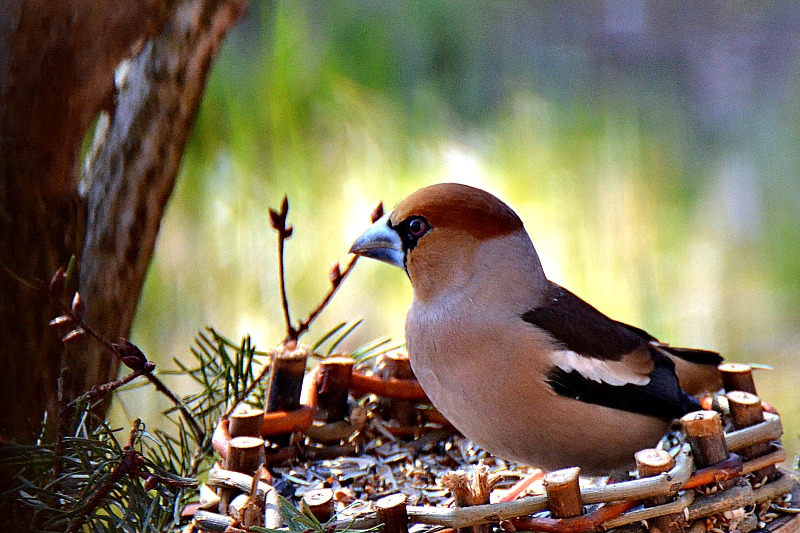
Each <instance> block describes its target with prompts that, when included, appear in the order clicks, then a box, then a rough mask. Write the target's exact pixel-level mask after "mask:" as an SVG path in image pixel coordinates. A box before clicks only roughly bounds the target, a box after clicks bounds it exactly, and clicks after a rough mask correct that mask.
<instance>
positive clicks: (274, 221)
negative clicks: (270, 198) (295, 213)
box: [269, 207, 284, 231]
mask: <svg viewBox="0 0 800 533" xmlns="http://www.w3.org/2000/svg"><path fill="white" fill-rule="evenodd" d="M269 221H270V224H271V225H272V229H274V230H276V231H281V230H283V223H284V220H283V219H282V218H281V215H280V213H278V212H277V211H275V210H274V209H272V208H271V207H270V209H269Z"/></svg>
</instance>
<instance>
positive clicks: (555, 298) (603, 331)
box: [522, 283, 713, 419]
mask: <svg viewBox="0 0 800 533" xmlns="http://www.w3.org/2000/svg"><path fill="white" fill-rule="evenodd" d="M522 320H524V321H525V322H528V323H530V324H533V325H534V326H536V327H538V328H541V329H543V330H545V331H547V332H548V333H549V334H550V335H552V337H553V338H554V339H555V340H556V341H557V342H558V343H559V344H562V345H564V346H565V347H566V348H567V349H569V350H572V351H573V352H575V353H578V354H580V355H582V356H585V357H592V358H596V359H608V360H614V361H618V360H620V359H621V358H622V357H623V356H625V355H626V354H629V353H631V352H632V351H634V350H636V349H637V348H642V347H646V348H647V350H648V351H649V353H650V356H651V357H652V359H653V364H654V367H653V371H652V372H650V374H649V375H648V377H649V378H650V381H649V382H648V383H647V385H634V384H627V385H609V384H607V383H599V382H597V381H593V380H591V379H588V378H585V377H584V376H582V375H581V374H580V373H578V372H577V371H571V372H567V371H565V370H562V369H561V368H558V367H557V366H553V368H552V369H551V370H550V371H549V373H548V375H547V383H548V384H549V385H550V386H551V387H552V388H553V390H554V391H555V392H556V393H558V394H560V395H562V396H566V397H568V398H574V399H576V400H580V401H583V402H587V403H593V404H596V405H603V406H605V407H611V408H614V409H621V410H624V411H630V412H634V413H641V414H644V415H649V416H655V417H658V418H663V419H672V418H678V417H680V416H683V415H684V414H686V413H688V412H691V411H695V410H697V409H699V408H700V406H699V404H698V403H697V402H696V401H695V400H694V399H693V398H691V397H690V396H689V395H688V394H686V393H685V392H684V391H683V390H682V389H681V387H680V384H679V383H678V378H677V376H676V375H675V365H674V364H673V363H672V361H671V360H670V359H669V358H667V357H666V356H664V355H662V354H661V353H659V352H658V351H657V350H655V349H654V348H653V347H652V346H651V345H650V343H651V342H656V343H657V342H658V341H657V340H656V339H655V338H654V337H652V336H651V335H649V334H648V333H647V332H646V331H644V330H641V329H639V328H636V327H633V326H628V325H627V324H623V323H622V322H617V321H616V320H612V319H611V318H609V317H607V316H606V315H604V314H603V313H601V312H600V311H598V310H597V309H595V308H594V307H592V306H591V305H589V304H588V303H586V302H584V301H583V300H581V299H580V298H578V297H577V296H575V295H574V294H573V293H571V292H570V291H568V290H567V289H564V288H563V287H560V286H559V285H556V284H555V283H551V285H550V288H549V290H548V291H547V293H546V295H545V301H544V303H543V304H542V305H540V306H539V307H537V308H536V309H532V310H530V311H528V312H526V313H525V314H523V315H522ZM711 353H713V352H711Z"/></svg>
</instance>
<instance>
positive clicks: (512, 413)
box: [406, 302, 667, 475]
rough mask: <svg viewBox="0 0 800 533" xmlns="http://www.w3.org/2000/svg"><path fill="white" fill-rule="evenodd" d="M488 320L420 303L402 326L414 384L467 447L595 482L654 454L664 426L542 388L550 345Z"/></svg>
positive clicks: (523, 327) (507, 323)
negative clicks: (579, 473) (579, 471)
mask: <svg viewBox="0 0 800 533" xmlns="http://www.w3.org/2000/svg"><path fill="white" fill-rule="evenodd" d="M462 304H463V305H464V306H467V307H468V306H469V305H470V304H469V302H462ZM448 307H449V306H448ZM485 311H487V310H477V309H463V308H459V307H458V306H456V307H449V309H447V308H443V307H441V306H439V307H437V308H436V311H435V312H434V311H432V310H430V309H426V308H425V307H424V306H420V305H418V302H415V304H414V305H413V306H412V309H411V310H410V311H409V315H408V319H407V322H406V337H407V338H406V342H407V345H408V351H409V357H410V359H411V365H412V367H413V369H414V373H415V374H416V376H417V379H419V381H420V384H421V385H422V387H423V388H424V389H425V392H426V393H427V394H428V396H429V397H430V399H431V401H432V402H433V404H434V406H436V408H437V409H438V410H439V411H441V413H442V414H443V415H444V416H445V417H447V419H448V420H450V421H451V422H452V423H453V425H454V426H456V428H458V429H459V431H461V432H462V433H463V434H464V435H465V436H466V437H468V438H470V439H471V440H473V441H475V442H476V443H477V444H479V445H481V446H482V447H484V448H485V449H487V450H488V451H490V452H492V453H494V454H496V455H498V456H500V457H504V458H507V459H513V460H517V461H520V462H523V463H526V464H530V465H533V466H537V467H540V468H543V469H545V470H553V469H556V468H561V467H565V466H574V465H579V466H581V467H582V468H583V470H584V472H585V473H587V474H595V475H598V474H602V473H606V472H608V470H610V469H618V468H622V467H628V466H630V465H631V464H632V463H633V453H635V452H636V451H638V450H639V449H641V448H645V447H650V446H653V445H655V444H656V442H657V441H658V439H659V437H660V436H661V435H662V434H663V433H664V431H665V430H666V427H667V421H664V420H660V419H657V418H653V417H648V416H644V415H640V414H635V413H629V412H625V411H619V410H615V409H611V408H607V407H602V406H598V405H594V404H587V403H584V402H581V401H578V400H574V399H570V398H565V397H562V396H559V395H558V394H556V393H555V392H554V391H553V390H552V388H551V387H550V386H549V385H548V384H547V383H546V382H545V379H544V376H545V375H546V373H547V371H548V370H549V369H550V368H552V365H553V360H552V357H551V351H552V350H553V346H552V344H551V341H550V340H549V339H548V338H547V337H546V336H545V335H544V334H542V333H541V332H540V331H539V330H538V329H537V328H535V327H533V326H530V325H528V324H525V323H524V322H523V321H522V320H518V321H515V320H513V319H512V317H505V319H500V318H499V317H496V316H495V317H493V316H492V315H491V314H487V313H486V312H485ZM469 317H480V319H479V320H477V321H476V320H474V319H472V320H470V318H469Z"/></svg>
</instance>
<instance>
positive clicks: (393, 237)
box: [350, 211, 405, 268]
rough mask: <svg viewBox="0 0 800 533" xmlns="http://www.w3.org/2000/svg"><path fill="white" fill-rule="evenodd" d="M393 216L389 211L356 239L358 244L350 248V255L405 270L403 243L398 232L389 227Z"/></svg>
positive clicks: (355, 243)
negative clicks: (360, 256) (375, 260)
mask: <svg viewBox="0 0 800 533" xmlns="http://www.w3.org/2000/svg"><path fill="white" fill-rule="evenodd" d="M391 214H392V212H391V211H389V212H388V213H386V214H385V215H383V216H382V217H381V218H379V219H378V220H377V221H376V222H375V223H374V224H373V225H372V226H370V227H369V229H368V230H367V231H365V232H364V234H363V235H361V237H359V238H358V239H356V242H354V243H353V246H351V247H350V253H351V254H357V255H363V256H364V257H370V258H372V259H377V260H378V261H383V262H384V263H389V264H390V265H394V266H396V267H400V268H405V265H404V264H403V259H404V256H405V252H404V251H403V242H402V241H401V240H400V236H399V235H398V234H397V232H396V231H395V230H394V229H393V228H392V227H390V226H389V217H390V216H391Z"/></svg>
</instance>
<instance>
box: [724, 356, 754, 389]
mask: <svg viewBox="0 0 800 533" xmlns="http://www.w3.org/2000/svg"><path fill="white" fill-rule="evenodd" d="M717 368H718V369H719V372H720V374H721V375H722V386H723V387H724V388H725V392H733V391H735V390H738V391H742V392H749V393H750V394H755V393H756V384H755V381H753V369H752V368H750V366H748V365H743V364H741V363H722V364H721V365H719V366H718V367H717Z"/></svg>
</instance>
